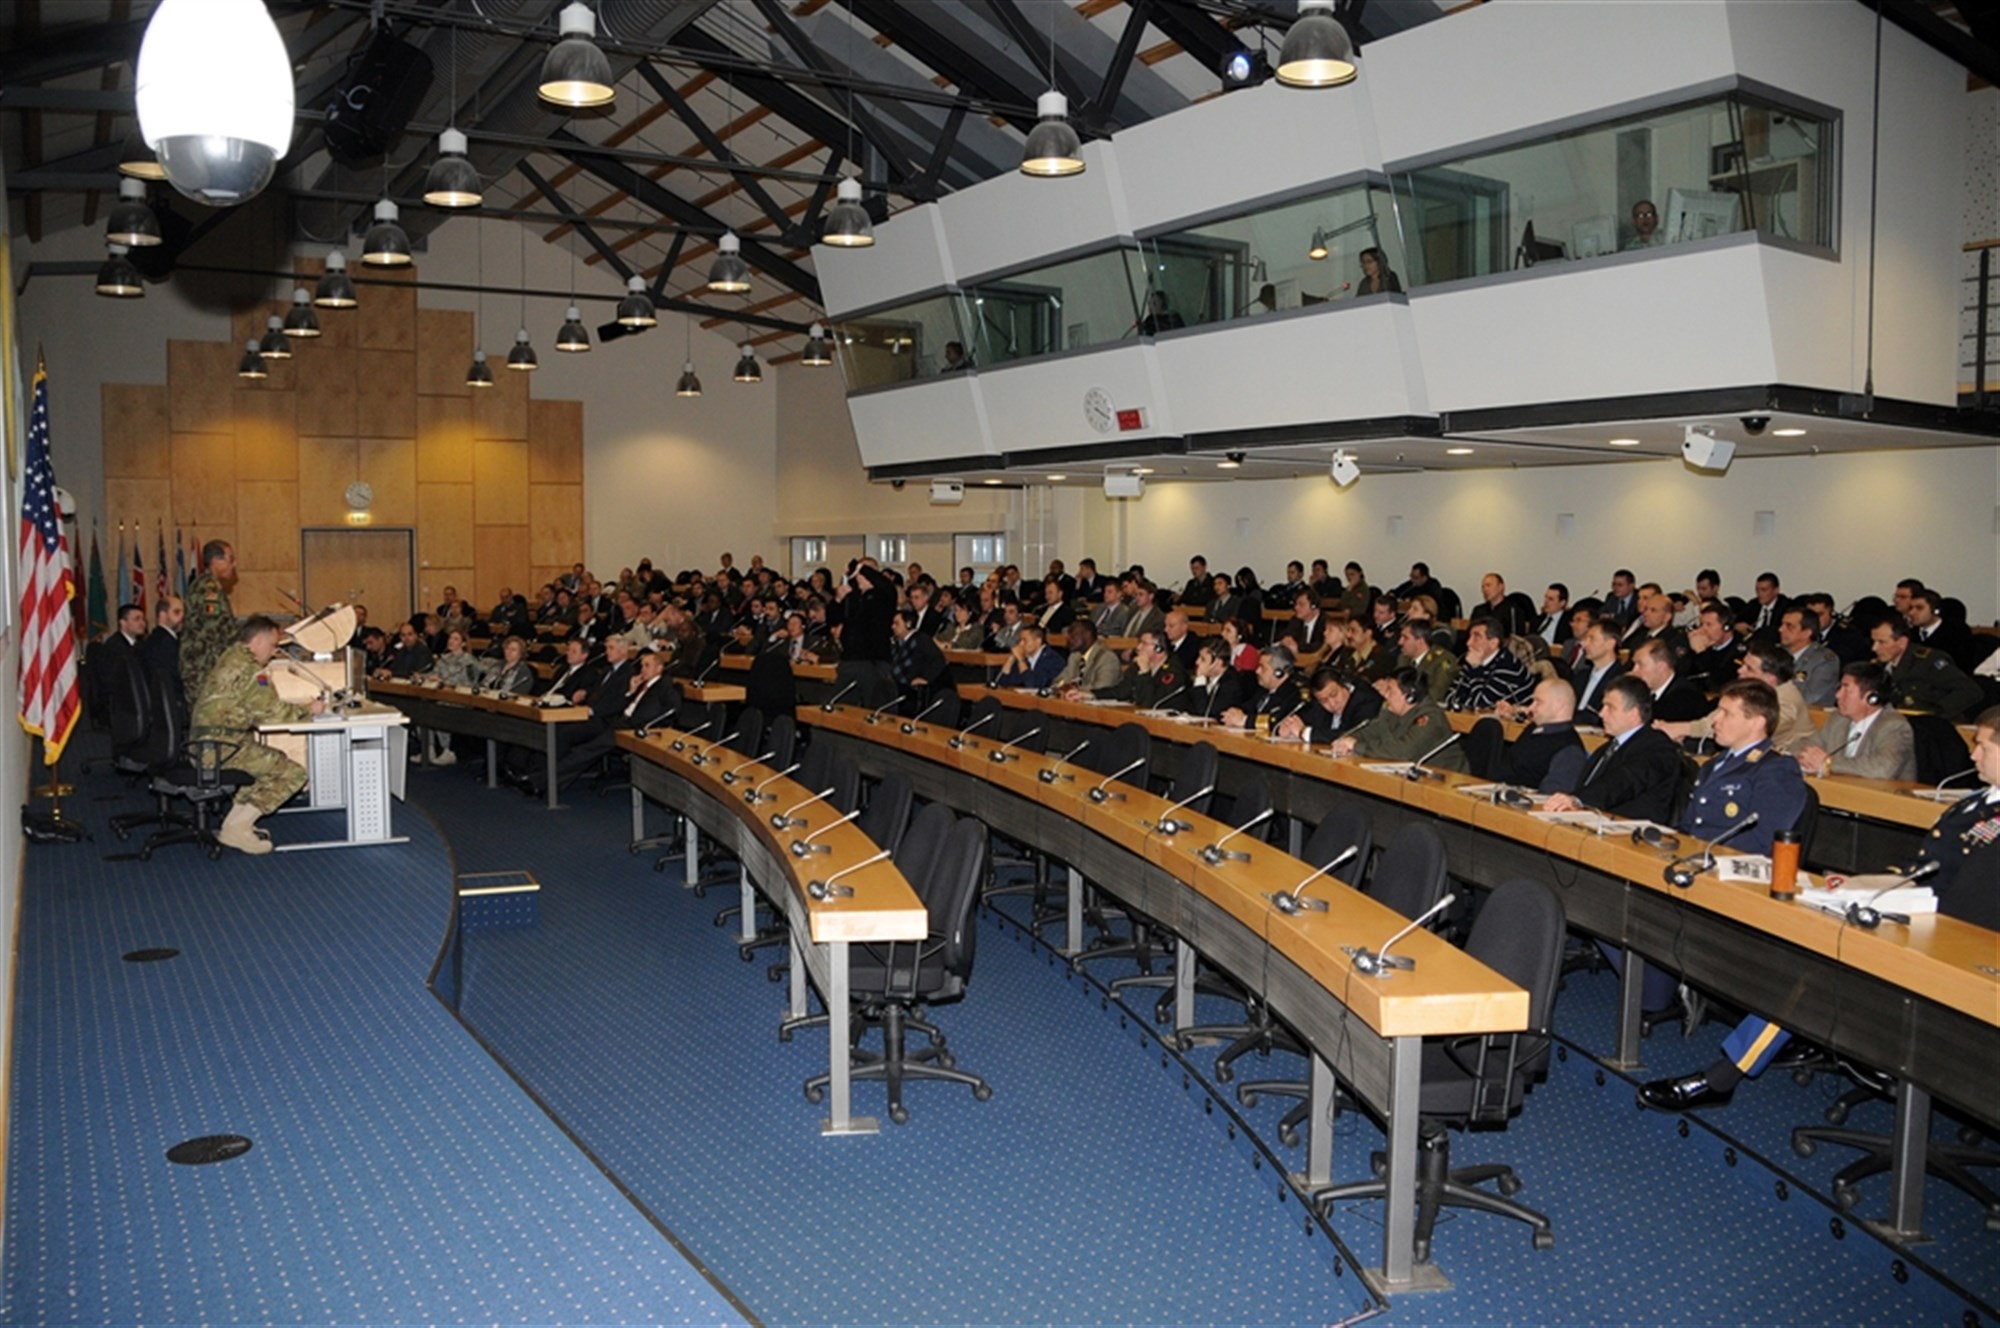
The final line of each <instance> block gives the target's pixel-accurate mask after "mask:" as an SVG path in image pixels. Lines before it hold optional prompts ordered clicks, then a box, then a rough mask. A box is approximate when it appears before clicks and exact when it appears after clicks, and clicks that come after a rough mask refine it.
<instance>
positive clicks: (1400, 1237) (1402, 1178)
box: [1362, 1037, 1451, 1293]
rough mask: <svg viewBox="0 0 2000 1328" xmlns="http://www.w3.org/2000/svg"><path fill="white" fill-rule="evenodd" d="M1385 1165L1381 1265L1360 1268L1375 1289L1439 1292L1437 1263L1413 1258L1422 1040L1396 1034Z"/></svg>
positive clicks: (1440, 1277) (1446, 1284)
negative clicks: (1421, 1264) (1387, 1161)
mask: <svg viewBox="0 0 2000 1328" xmlns="http://www.w3.org/2000/svg"><path fill="white" fill-rule="evenodd" d="M1389 1047H1390V1061H1389V1137H1388V1140H1387V1141H1386V1142H1387V1147H1388V1160H1389V1170H1388V1174H1387V1175H1386V1176H1385V1177H1384V1178H1383V1183H1384V1185H1385V1186H1386V1188H1387V1190H1388V1195H1387V1198H1386V1199H1385V1201H1384V1204H1383V1207H1384V1208H1385V1210H1386V1211H1385V1212H1384V1213H1383V1225H1382V1266H1381V1268H1379V1269H1376V1268H1368V1269H1364V1270H1362V1275H1363V1276H1364V1277H1366V1278H1368V1280H1369V1282H1370V1283H1371V1284H1373V1285H1374V1286H1375V1287H1376V1289H1377V1290H1379V1291H1382V1292H1385V1293H1387V1292H1392V1291H1442V1290H1445V1289H1447V1288H1449V1287H1450V1286H1451V1283H1450V1282H1449V1281H1447V1280H1446V1279H1445V1277H1444V1275H1443V1274H1442V1273H1440V1272H1439V1271H1438V1270H1437V1265H1435V1264H1431V1263H1426V1264H1424V1265H1423V1266H1422V1267H1418V1266H1417V1262H1416V1235H1417V1100H1418V1099H1419V1098H1420V1097H1421V1096H1422V1094H1423V1051H1424V1040H1423V1039H1422V1038H1417V1037H1399V1038H1395V1039H1393V1040H1392V1041H1391V1042H1390V1044H1389Z"/></svg>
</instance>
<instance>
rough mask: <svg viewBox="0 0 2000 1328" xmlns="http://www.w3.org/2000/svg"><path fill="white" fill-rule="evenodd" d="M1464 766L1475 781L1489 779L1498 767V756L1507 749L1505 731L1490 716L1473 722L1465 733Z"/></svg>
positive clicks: (1497, 721) (1462, 744) (1498, 722)
mask: <svg viewBox="0 0 2000 1328" xmlns="http://www.w3.org/2000/svg"><path fill="white" fill-rule="evenodd" d="M1460 745H1461V746H1462V747H1464V748H1465V764H1466V767H1467V768H1468V769H1469V770H1471V771H1472V776H1473V778H1475V779H1491V778H1493V772H1494V771H1495V770H1497V769H1498V768H1499V766H1500V755H1501V753H1502V752H1504V751H1505V750H1506V748H1507V730H1506V729H1504V728H1502V727H1501V725H1500V721H1499V720H1497V719H1495V718H1493V717H1492V716H1491V715H1487V716H1486V717H1484V718H1482V719H1478V720H1474V721H1473V724H1472V728H1471V729H1470V730H1469V731H1468V732H1467V733H1466V735H1465V741H1464V742H1463V743H1461V744H1460Z"/></svg>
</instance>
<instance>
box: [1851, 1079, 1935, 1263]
mask: <svg viewBox="0 0 2000 1328" xmlns="http://www.w3.org/2000/svg"><path fill="white" fill-rule="evenodd" d="M1930 1137H1931V1095H1930V1094H1929V1093H1928V1092H1926V1091H1925V1090H1923V1089H1921V1088H1918V1087H1917V1086H1916V1085H1915V1084H1913V1083H1911V1082H1910V1081H1909V1080H1907V1079H1904V1080H1902V1081H1901V1082H1899V1083H1898V1084H1897V1085H1896V1127H1895V1133H1894V1134H1893V1135H1891V1136H1890V1152H1889V1160H1890V1163H1891V1165H1890V1167H1889V1217H1888V1220H1887V1221H1884V1222H1866V1223H1864V1224H1863V1225H1865V1226H1866V1227H1867V1228H1868V1229H1869V1230H1870V1231H1873V1232H1874V1233H1875V1234H1876V1235H1878V1236H1880V1237H1882V1239H1884V1240H1890V1241H1894V1242H1896V1243H1897V1244H1898V1245H1918V1244H1922V1243H1923V1242H1925V1241H1928V1240H1929V1239H1930V1237H1929V1236H1926V1235H1925V1234H1924V1170H1925V1163H1926V1161H1927V1160H1928V1158H1929V1153H1930Z"/></svg>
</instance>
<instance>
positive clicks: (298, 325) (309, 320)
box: [285, 286, 320, 341]
mask: <svg viewBox="0 0 2000 1328" xmlns="http://www.w3.org/2000/svg"><path fill="white" fill-rule="evenodd" d="M285 331H286V332H288V333H290V334H291V336H292V338H293V339H294V340H305V341H310V340H311V339H312V338H314V337H316V336H318V335H320V328H319V311H318V310H317V309H314V308H313V303H312V293H311V292H310V291H308V290H307V289H306V288H305V287H304V286H295V287H293V289H292V309H291V312H290V313H288V314H286V315H285Z"/></svg>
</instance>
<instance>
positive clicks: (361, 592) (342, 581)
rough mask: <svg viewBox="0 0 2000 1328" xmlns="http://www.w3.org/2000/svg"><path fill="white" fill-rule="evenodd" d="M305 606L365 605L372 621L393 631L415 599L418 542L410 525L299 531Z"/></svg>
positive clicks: (316, 608) (404, 618) (386, 629)
mask: <svg viewBox="0 0 2000 1328" xmlns="http://www.w3.org/2000/svg"><path fill="white" fill-rule="evenodd" d="M300 539H301V541H302V543H301V547H300V554H301V558H302V565H303V567H304V568H305V587H304V593H305V600H306V607H307V608H309V609H312V610H314V611H317V610H319V609H323V608H325V607H326V606H327V605H329V604H366V605H367V606H368V621H369V623H370V625H373V626H379V627H381V628H382V629H383V630H385V631H388V632H390V633H394V631H395V630H396V624H398V623H400V622H403V621H404V620H406V619H407V618H408V617H409V616H410V611H411V608H412V607H413V606H414V605H415V603H416V589H415V581H416V541H415V535H414V532H412V531H410V530H408V529H380V530H374V529H370V530H340V529H331V530H306V531H302V532H301V533H300Z"/></svg>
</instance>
